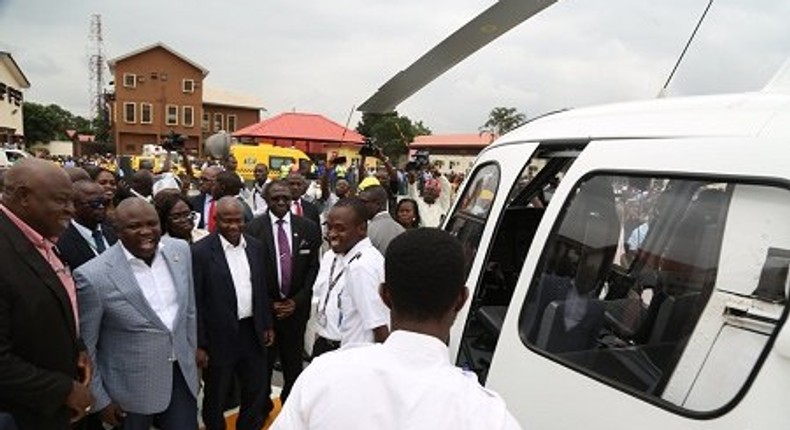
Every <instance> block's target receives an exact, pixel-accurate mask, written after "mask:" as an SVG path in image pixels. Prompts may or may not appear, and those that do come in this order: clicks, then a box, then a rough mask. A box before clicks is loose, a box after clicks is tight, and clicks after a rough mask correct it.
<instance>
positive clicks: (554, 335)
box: [519, 175, 790, 413]
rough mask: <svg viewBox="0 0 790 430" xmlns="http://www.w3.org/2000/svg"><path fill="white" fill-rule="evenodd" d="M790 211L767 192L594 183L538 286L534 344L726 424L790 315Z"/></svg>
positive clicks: (687, 183)
mask: <svg viewBox="0 0 790 430" xmlns="http://www.w3.org/2000/svg"><path fill="white" fill-rule="evenodd" d="M788 202H790V192H788V190H786V189H783V188H778V187H772V186H767V185H766V186H760V185H751V184H743V183H733V182H715V181H709V180H707V179H706V180H702V179H699V180H690V179H681V178H670V177H635V176H634V177H629V176H615V175H611V176H607V175H599V176H593V177H590V178H588V179H586V180H584V181H583V182H581V183H580V184H578V186H577V187H576V188H575V190H574V191H573V192H572V193H571V194H570V197H569V200H568V201H567V202H566V203H565V207H564V209H563V212H562V214H561V216H560V218H559V220H558V222H557V224H556V225H555V228H554V230H553V232H552V234H551V236H550V238H549V240H548V241H547V243H546V247H545V248H544V251H543V255H542V256H541V260H540V263H539V266H538V269H537V270H536V272H535V276H534V278H533V279H532V282H531V284H530V288H529V292H528V294H527V297H526V300H525V303H524V306H523V307H522V312H521V315H520V318H519V330H520V336H521V338H522V340H523V341H524V343H525V344H526V345H527V346H528V347H529V348H531V349H533V350H536V351H538V352H540V353H542V354H545V355H547V356H548V357H551V358H552V359H555V360H557V361H558V362H560V363H563V364H565V365H566V366H569V367H571V368H574V369H576V370H579V371H580V372H582V373H584V374H587V375H589V376H591V377H593V378H596V379H598V380H602V381H604V382H607V383H609V384H611V385H613V386H614V387H617V388H619V389H624V390H627V391H631V392H635V393H639V394H640V395H641V397H643V398H645V397H646V398H648V399H652V400H653V401H656V402H657V403H660V404H663V405H665V406H667V407H680V408H681V409H682V410H688V411H694V412H707V413H716V411H719V410H724V409H725V408H726V407H727V406H728V405H729V404H730V403H732V402H733V401H734V399H736V398H738V396H737V394H738V393H739V392H740V391H741V390H743V389H747V388H748V385H749V381H750V380H751V378H753V375H754V374H756V370H757V369H755V367H756V366H758V363H760V362H761V360H760V357H761V355H763V354H766V353H767V351H766V346H767V345H769V339H770V338H771V336H774V335H775V333H777V332H778V329H779V322H780V320H781V316H782V315H783V313H784V312H785V310H784V308H785V305H786V303H787V297H788V294H787V292H788V269H790V226H788V223H787V222H786V220H787V219H788V218H787V217H788V216H790V203H788ZM757 316H759V317H757Z"/></svg>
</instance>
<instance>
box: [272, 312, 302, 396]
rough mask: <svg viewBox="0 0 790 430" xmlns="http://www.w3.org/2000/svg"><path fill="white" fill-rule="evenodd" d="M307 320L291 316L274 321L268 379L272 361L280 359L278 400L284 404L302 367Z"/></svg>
mask: <svg viewBox="0 0 790 430" xmlns="http://www.w3.org/2000/svg"><path fill="white" fill-rule="evenodd" d="M306 325H307V318H304V317H303V316H302V315H298V314H293V315H291V316H289V317H288V318H285V319H281V320H275V321H274V345H272V346H271V347H269V377H270V378H271V375H272V372H274V361H275V360H276V359H277V357H278V356H279V357H280V365H281V366H282V371H283V389H282V391H281V392H280V400H281V401H282V402H283V403H285V400H286V399H287V398H288V394H290V393H291V387H293V385H294V383H295V382H296V378H298V377H299V374H300V373H302V369H303V367H304V357H303V356H302V354H303V352H304V332H305V326H306Z"/></svg>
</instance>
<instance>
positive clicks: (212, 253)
mask: <svg viewBox="0 0 790 430" xmlns="http://www.w3.org/2000/svg"><path fill="white" fill-rule="evenodd" d="M377 158H379V161H380V162H381V163H382V164H383V166H382V167H381V168H379V169H376V170H373V171H368V170H367V169H365V168H358V171H357V172H355V174H350V172H349V170H348V169H346V168H344V167H343V164H341V163H339V162H337V160H335V161H336V162H334V163H328V164H327V165H323V164H322V165H320V166H317V168H312V169H309V170H303V171H294V170H290V171H287V172H284V174H282V175H281V174H280V172H276V173H277V174H275V175H270V174H269V173H270V172H269V169H268V166H266V165H265V164H259V165H258V166H256V167H255V179H254V181H253V182H252V184H250V185H249V187H248V186H247V184H245V183H244V181H243V179H242V178H241V177H240V175H239V174H238V173H237V172H236V165H237V163H236V162H235V160H233V159H232V157H228V159H226V160H223V162H222V163H216V164H214V163H206V165H204V166H202V168H201V169H200V175H199V177H198V178H194V183H193V178H192V177H190V176H187V177H183V176H182V177H179V175H176V174H174V173H172V172H169V171H163V172H154V171H152V170H149V169H145V168H143V169H140V170H137V171H134V172H125V173H126V174H125V175H121V174H120V169H116V170H115V171H113V169H112V168H110V167H108V166H107V165H106V164H104V163H102V162H96V161H97V160H93V161H88V162H85V163H83V164H80V163H77V162H75V163H74V164H67V163H64V164H63V166H59V165H57V164H56V163H52V162H51V160H42V159H37V158H28V159H25V160H22V161H20V162H18V163H17V164H16V165H14V166H13V167H12V168H11V169H10V170H9V171H8V172H6V173H5V175H4V178H3V179H4V180H3V185H4V188H3V189H2V204H0V256H1V257H0V258H2V259H3V261H4V270H2V271H0V429H2V430H6V429H19V430H27V429H67V428H81V429H88V430H92V429H101V428H104V427H103V426H104V425H109V426H112V427H114V428H123V429H132V430H133V429H145V430H148V429H150V428H152V426H155V427H156V428H159V429H162V430H171V429H178V430H182V429H196V428H197V427H198V416H199V415H200V416H201V417H202V421H203V424H204V425H205V428H206V429H207V430H213V429H224V428H225V417H224V412H225V411H226V410H227V409H228V408H229V407H233V406H236V405H238V407H239V414H238V420H237V422H236V428H237V429H241V430H247V429H250V430H252V429H255V430H258V429H261V428H262V426H263V425H264V422H265V421H266V419H267V417H268V416H269V415H270V412H271V411H272V410H273V409H274V407H275V404H274V401H273V400H272V397H273V396H272V391H271V382H272V375H273V372H274V370H275V368H277V369H279V370H280V371H281V372H282V377H283V386H282V388H281V391H280V393H279V399H280V401H281V402H282V405H283V409H282V412H281V413H280V415H279V416H278V418H277V419H276V420H275V422H274V424H273V426H274V428H276V429H308V428H309V429H313V428H316V429H317V428H360V429H362V428H386V429H389V428H392V429H396V428H406V427H409V428H431V429H434V428H462V427H464V428H518V424H516V423H515V421H514V419H513V418H512V416H511V415H510V414H509V413H508V412H507V410H506V408H505V405H504V402H503V401H502V400H501V399H500V398H499V397H498V396H497V395H496V394H494V393H491V392H489V391H487V390H485V389H484V388H482V387H481V386H480V385H479V384H478V383H477V379H476V377H475V376H474V374H471V373H468V372H464V371H462V370H461V369H457V368H454V367H453V366H452V364H451V361H450V357H449V356H448V350H447V342H448V337H449V330H450V326H451V325H452V323H453V321H454V318H455V315H456V314H457V313H458V311H460V309H461V308H462V307H463V305H464V303H465V302H466V300H467V296H468V292H467V289H466V288H465V287H464V281H465V280H464V279H463V273H464V271H463V254H462V252H461V245H460V244H459V243H458V241H457V240H456V239H455V238H453V237H452V236H450V235H449V234H447V233H445V232H443V231H441V230H438V229H435V228H425V227H438V226H439V225H440V224H441V222H442V219H443V217H444V216H445V215H446V213H447V210H448V208H449V205H450V202H451V200H452V193H453V192H454V188H455V187H454V184H453V182H451V180H450V178H448V177H446V176H445V175H442V174H441V173H439V172H438V169H436V168H434V167H427V166H426V167H422V168H409V169H404V170H398V169H395V168H393V166H392V165H391V164H390V162H389V160H388V159H386V157H384V156H383V154H377ZM72 161H73V160H72ZM360 166H364V160H363V163H361V164H360ZM411 167H414V166H411ZM453 179H455V178H453ZM455 186H457V184H455ZM311 318H312V321H314V322H315V325H316V335H315V337H314V339H310V341H309V342H308V345H307V348H305V346H306V345H305V331H306V328H307V324H308V321H310V320H311ZM357 345H367V346H365V347H356V346H357ZM377 345H378V346H377ZM306 350H309V351H311V352H312V353H311V356H310V357H306V352H305V351H306ZM336 350H339V351H336ZM306 359H308V360H312V361H311V364H309V365H308V366H307V370H305V360H306ZM201 381H202V385H201ZM201 389H202V390H203V399H202V404H201V405H198V400H197V399H198V392H199V391H200V390H201ZM410 390H415V391H413V392H412V391H410ZM460 393H464V394H460ZM423 398H428V399H431V400H432V403H434V404H415V402H416V401H418V400H419V399H423ZM289 399H291V400H289ZM382 399H389V400H384V401H383V402H382ZM393 399H396V400H393ZM403 405H408V407H404V406H403ZM382 418H385V419H384V420H383V421H382ZM4 420H5V421H4ZM407 423H412V424H413V425H411V426H409V425H407ZM414 423H416V424H414ZM462 423H463V425H461V424H462Z"/></svg>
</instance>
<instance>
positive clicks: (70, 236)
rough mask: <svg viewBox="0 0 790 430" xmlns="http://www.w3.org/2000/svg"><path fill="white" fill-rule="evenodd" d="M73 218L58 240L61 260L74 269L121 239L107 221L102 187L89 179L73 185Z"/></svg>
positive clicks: (107, 201)
mask: <svg viewBox="0 0 790 430" xmlns="http://www.w3.org/2000/svg"><path fill="white" fill-rule="evenodd" d="M73 187H74V219H72V220H71V223H69V226H68V228H66V231H64V232H63V234H62V235H60V239H58V249H59V250H60V257H61V259H62V260H63V262H64V263H66V264H68V266H69V268H70V269H71V270H74V269H76V268H78V267H80V266H82V265H83V264H84V263H86V262H87V261H88V260H90V259H92V258H93V257H95V256H97V255H99V254H101V253H102V252H104V250H105V249H107V248H109V247H110V246H112V245H114V244H115V242H116V241H117V240H118V238H117V237H115V232H114V231H113V229H112V227H110V225H109V223H108V222H106V218H107V206H108V205H109V204H110V202H109V200H107V198H106V197H105V195H104V189H103V188H102V186H101V185H99V184H97V183H96V182H93V181H90V180H87V181H85V180H79V181H77V182H74V184H73Z"/></svg>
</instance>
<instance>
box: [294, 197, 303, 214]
mask: <svg viewBox="0 0 790 430" xmlns="http://www.w3.org/2000/svg"><path fill="white" fill-rule="evenodd" d="M294 208H295V209H296V211H294V214H296V215H297V216H302V214H303V213H302V202H300V201H299V199H296V200H294Z"/></svg>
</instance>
